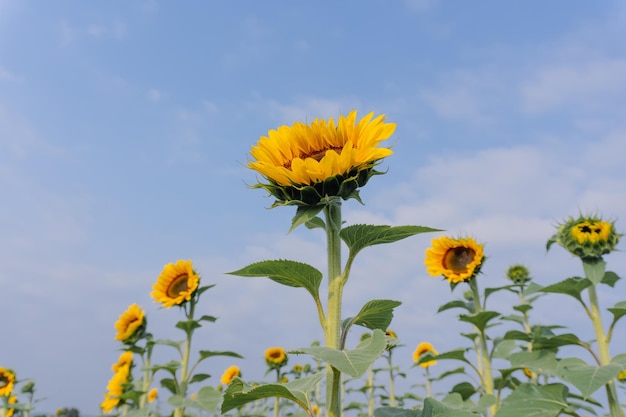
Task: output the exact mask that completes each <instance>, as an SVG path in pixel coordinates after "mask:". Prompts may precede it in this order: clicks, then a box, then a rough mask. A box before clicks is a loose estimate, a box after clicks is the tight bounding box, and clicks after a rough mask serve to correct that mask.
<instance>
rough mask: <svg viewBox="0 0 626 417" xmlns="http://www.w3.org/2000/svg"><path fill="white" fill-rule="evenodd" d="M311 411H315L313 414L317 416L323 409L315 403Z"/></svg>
mask: <svg viewBox="0 0 626 417" xmlns="http://www.w3.org/2000/svg"><path fill="white" fill-rule="evenodd" d="M311 411H313V415H314V416H315V417H317V416H319V415H320V414H321V412H322V409H321V408H320V407H319V406H318V405H316V404H313V406H312V407H311Z"/></svg>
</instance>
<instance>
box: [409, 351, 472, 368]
mask: <svg viewBox="0 0 626 417" xmlns="http://www.w3.org/2000/svg"><path fill="white" fill-rule="evenodd" d="M450 359H452V360H457V361H461V362H465V363H467V364H471V362H470V361H468V360H467V358H465V349H455V350H451V351H449V352H444V353H440V354H438V355H433V354H432V352H427V353H425V354H424V355H422V356H421V357H420V360H418V361H417V362H416V363H415V364H414V366H415V365H419V364H420V363H423V362H428V361H432V360H437V361H441V360H450Z"/></svg>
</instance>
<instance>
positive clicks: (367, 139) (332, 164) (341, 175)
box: [248, 110, 396, 205]
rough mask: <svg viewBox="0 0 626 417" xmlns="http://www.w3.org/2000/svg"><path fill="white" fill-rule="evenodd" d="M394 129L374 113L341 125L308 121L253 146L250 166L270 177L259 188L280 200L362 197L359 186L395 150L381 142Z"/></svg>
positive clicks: (311, 201) (314, 201)
mask: <svg viewBox="0 0 626 417" xmlns="http://www.w3.org/2000/svg"><path fill="white" fill-rule="evenodd" d="M395 128H396V125H395V123H386V122H385V116H384V115H380V116H378V117H376V118H374V113H369V114H368V115H367V116H365V117H363V118H362V119H361V120H359V121H357V112H356V110H353V111H351V112H350V113H349V114H348V115H347V116H340V117H339V121H338V122H337V123H335V120H334V119H333V118H330V119H329V120H328V121H326V120H321V119H317V118H316V119H315V120H313V122H311V123H309V124H305V123H301V122H297V123H294V124H293V125H292V126H281V127H279V128H278V129H277V130H270V131H269V132H268V135H267V136H262V137H261V139H260V140H259V141H258V143H257V145H256V146H252V149H251V151H250V156H251V157H252V160H251V161H250V162H249V163H248V167H249V168H251V169H253V170H255V171H257V172H258V173H260V174H261V175H263V177H265V178H266V179H267V180H268V181H269V184H258V185H257V186H256V187H257V188H264V189H265V190H267V191H268V192H269V193H270V194H272V195H273V196H274V197H276V199H277V200H278V202H279V203H283V204H297V205H316V204H319V203H320V201H321V200H322V199H324V198H327V197H333V196H339V197H341V198H343V199H348V198H358V194H356V195H355V192H356V190H357V188H358V187H362V186H364V185H365V184H366V183H367V181H368V180H369V178H370V177H371V176H372V175H374V174H377V173H379V172H376V171H374V170H373V168H374V167H375V166H376V165H378V164H379V163H380V161H381V160H382V159H383V158H385V157H387V156H389V155H391V154H392V151H391V149H388V148H379V147H378V145H379V143H380V142H381V141H383V140H385V139H388V138H389V137H390V136H391V135H392V134H393V132H394V130H395Z"/></svg>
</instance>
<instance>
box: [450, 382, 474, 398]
mask: <svg viewBox="0 0 626 417" xmlns="http://www.w3.org/2000/svg"><path fill="white" fill-rule="evenodd" d="M450 392H451V393H453V392H454V393H457V394H459V395H460V396H461V399H462V400H463V401H465V400H467V399H469V398H470V397H471V396H472V395H474V394H476V393H477V392H478V391H477V390H476V387H474V386H473V385H472V384H470V383H469V382H460V383H458V384H456V385H455V386H453V387H452V389H451V390H450Z"/></svg>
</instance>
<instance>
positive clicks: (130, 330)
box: [115, 304, 146, 344]
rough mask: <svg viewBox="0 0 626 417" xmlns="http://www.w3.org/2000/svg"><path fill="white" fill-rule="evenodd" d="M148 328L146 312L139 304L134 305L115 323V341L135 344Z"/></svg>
mask: <svg viewBox="0 0 626 417" xmlns="http://www.w3.org/2000/svg"><path fill="white" fill-rule="evenodd" d="M145 328H146V319H145V313H144V311H143V310H142V309H141V308H139V306H138V305H137V304H132V305H131V306H130V307H128V309H127V310H126V311H125V312H124V313H122V315H120V318H119V320H117V321H116V322H115V329H116V330H117V334H116V335H115V340H119V341H121V342H123V343H127V344H133V343H135V342H137V340H138V339H139V338H140V337H141V336H142V334H143V332H144V330H145Z"/></svg>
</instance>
